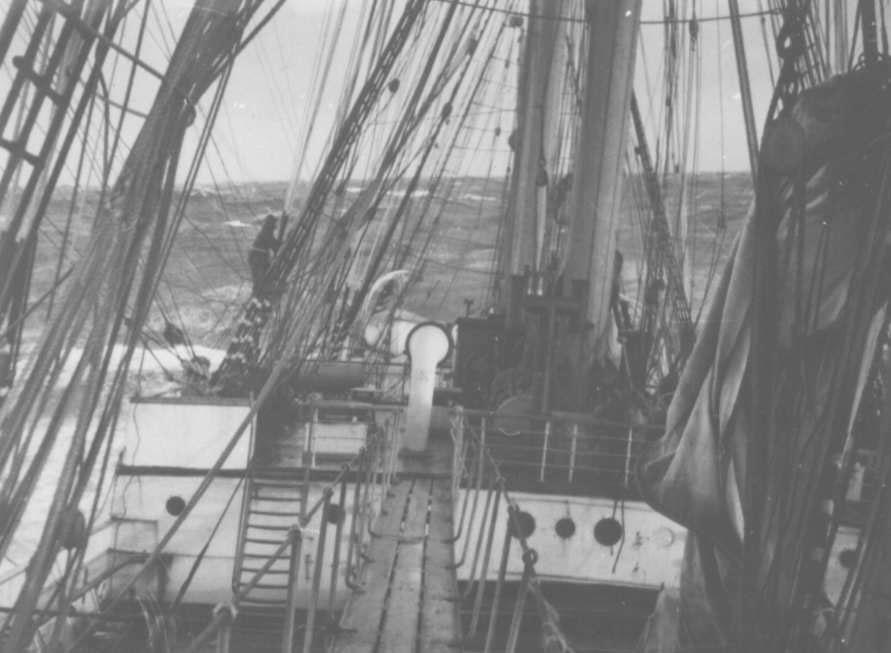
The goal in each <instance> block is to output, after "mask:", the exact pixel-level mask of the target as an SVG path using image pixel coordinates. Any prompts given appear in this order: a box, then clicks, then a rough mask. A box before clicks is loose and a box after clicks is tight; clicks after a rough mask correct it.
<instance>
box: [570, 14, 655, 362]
mask: <svg viewBox="0 0 891 653" xmlns="http://www.w3.org/2000/svg"><path fill="white" fill-rule="evenodd" d="M640 8H641V0H590V1H589V2H588V4H587V21H588V29H589V46H588V59H587V62H586V63H587V65H586V73H585V80H584V97H583V122H582V128H581V133H580V136H579V144H578V146H577V147H576V153H577V160H576V174H575V182H574V183H573V189H572V195H571V198H570V202H571V204H570V214H571V216H572V226H571V231H570V246H569V253H568V258H567V262H566V267H565V271H564V272H565V274H564V276H565V278H566V279H567V280H585V281H586V282H587V283H588V292H587V297H586V308H585V320H586V322H587V325H588V327H589V328H588V329H586V330H585V331H584V332H583V336H582V342H581V343H580V344H581V345H582V349H583V350H584V353H585V355H583V356H580V357H577V358H576V360H578V361H580V362H581V361H584V363H582V364H587V363H590V361H592V360H602V359H603V358H605V357H606V355H607V353H608V350H609V342H608V334H609V332H610V297H611V294H612V293H611V289H612V283H613V265H614V261H615V250H616V228H617V226H618V224H619V215H618V213H619V206H620V201H621V194H622V193H621V188H622V170H621V168H622V158H623V155H624V152H625V138H626V125H627V122H626V121H627V119H628V106H629V103H630V100H631V89H632V86H633V79H634V60H635V54H636V49H637V31H638V23H639V18H640Z"/></svg>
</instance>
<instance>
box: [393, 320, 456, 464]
mask: <svg viewBox="0 0 891 653" xmlns="http://www.w3.org/2000/svg"><path fill="white" fill-rule="evenodd" d="M451 348H452V343H451V340H450V339H449V334H448V332H447V331H446V330H445V329H444V328H443V327H442V326H440V325H439V324H436V323H435V322H426V323H424V324H419V325H418V326H416V327H415V328H414V329H413V330H412V332H411V333H410V334H409V336H408V342H407V344H406V349H407V350H408V355H409V358H410V359H411V375H410V377H409V390H408V410H407V411H406V415H405V439H404V441H403V444H404V446H405V448H406V449H408V450H410V451H424V450H426V449H427V440H428V438H429V435H430V419H431V415H432V413H433V391H434V389H435V388H436V366H437V365H439V364H440V363H441V362H442V361H443V360H445V358H446V356H448V355H449V351H450V350H451Z"/></svg>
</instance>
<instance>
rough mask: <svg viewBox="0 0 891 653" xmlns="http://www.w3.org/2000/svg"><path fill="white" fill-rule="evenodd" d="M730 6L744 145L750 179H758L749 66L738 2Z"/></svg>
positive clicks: (736, 0) (734, 1)
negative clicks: (747, 156) (750, 174)
mask: <svg viewBox="0 0 891 653" xmlns="http://www.w3.org/2000/svg"><path fill="white" fill-rule="evenodd" d="M728 2H729V4H730V29H731V31H732V32H733V49H734V52H735V53H736V72H737V74H738V75H739V92H740V95H741V96H742V109H743V120H744V121H745V126H746V143H747V144H748V146H749V166H750V167H751V169H752V179H753V180H754V181H757V179H758V130H757V129H756V128H755V110H754V108H753V107H752V87H751V85H750V84H749V65H748V63H747V62H746V46H745V42H744V41H743V33H742V23H741V22H740V17H739V1H738V0H728Z"/></svg>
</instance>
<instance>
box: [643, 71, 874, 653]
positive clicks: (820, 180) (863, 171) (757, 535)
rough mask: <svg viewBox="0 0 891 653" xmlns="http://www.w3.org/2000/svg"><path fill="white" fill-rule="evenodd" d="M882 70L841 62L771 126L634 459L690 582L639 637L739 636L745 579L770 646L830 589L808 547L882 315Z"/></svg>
mask: <svg viewBox="0 0 891 653" xmlns="http://www.w3.org/2000/svg"><path fill="white" fill-rule="evenodd" d="M879 81H880V80H878V79H877V78H876V77H875V76H874V75H873V74H872V73H870V72H865V71H858V72H855V73H851V74H848V75H844V76H839V77H835V78H833V79H831V80H830V81H829V82H827V83H825V84H823V85H820V86H817V87H814V88H812V89H809V90H807V91H805V92H803V93H802V94H801V95H800V96H799V97H798V99H797V100H796V101H795V102H794V104H792V105H791V106H790V107H789V109H788V110H787V111H785V112H784V114H783V115H781V116H780V118H778V119H777V120H776V121H775V122H774V123H773V124H772V125H771V128H770V129H768V130H767V135H766V136H765V139H764V143H763V144H762V151H761V162H760V163H761V168H762V171H761V173H760V176H759V183H758V187H757V194H756V201H755V206H754V208H753V210H752V212H751V213H750V215H749V216H748V219H747V221H746V224H745V227H744V228H743V230H742V232H741V234H740V236H739V238H738V240H737V242H736V244H735V248H734V251H733V255H732V257H731V259H730V260H729V262H728V265H727V267H726V269H725V270H724V272H723V275H722V278H721V281H720V284H719V286H718V288H717V289H716V291H715V292H714V295H713V297H712V300H711V305H710V309H709V311H708V313H707V315H706V316H705V318H704V320H703V322H702V324H701V329H700V333H699V334H698V341H697V343H696V345H695V348H694V350H693V352H692V354H691V356H690V358H689V361H688V363H687V365H686V367H685V369H684V371H683V374H682V377H681V379H680V383H679V386H678V389H677V392H676V394H675V396H674V400H673V401H672V404H671V407H670V409H669V413H668V420H667V424H666V432H665V435H664V436H663V437H662V438H661V439H660V440H659V441H657V442H655V443H653V444H652V445H651V446H650V448H649V450H648V451H647V452H646V453H645V454H644V455H643V456H642V458H641V461H640V464H639V469H638V478H639V482H640V485H641V489H642V492H643V494H644V496H645V497H646V499H647V500H648V501H649V502H650V503H651V504H652V505H653V506H654V507H656V508H657V509H658V510H660V511H661V512H663V513H664V514H666V515H668V516H669V517H671V518H672V519H675V520H676V521H678V522H680V523H681V524H683V525H685V526H687V527H688V528H689V529H690V534H689V537H688V541H687V550H686V554H685V560H684V567H683V571H682V578H681V587H680V594H679V596H663V597H662V598H661V600H660V601H659V604H658V606H657V613H656V614H655V615H654V617H653V618H652V620H651V623H650V629H649V633H648V636H647V638H646V639H647V641H646V642H644V643H643V645H642V646H643V648H642V650H645V651H679V650H692V649H693V648H695V650H701V651H705V650H709V651H711V650H715V651H717V650H727V647H728V646H730V645H731V644H732V643H733V642H737V643H738V638H737V637H736V635H737V634H738V633H739V631H738V630H737V629H738V628H739V627H740V617H739V612H738V609H737V608H738V606H737V605H735V603H736V602H737V600H738V599H739V597H740V596H741V595H744V594H745V592H744V591H741V590H747V591H749V592H750V594H749V598H748V601H749V604H748V608H747V610H749V612H748V614H749V616H752V615H753V613H752V612H751V610H752V604H753V603H759V604H760V612H757V611H756V613H755V619H754V621H752V620H750V621H749V622H748V623H750V624H751V623H758V624H759V628H758V629H761V631H762V632H760V633H750V634H749V636H750V637H758V638H761V639H760V641H761V642H762V643H763V642H769V643H771V645H772V646H774V647H775V648H772V649H770V650H785V647H784V646H783V645H782V644H781V645H779V646H777V644H778V643H780V642H789V641H791V638H792V637H793V633H798V634H799V635H800V637H804V638H807V637H810V636H811V634H812V631H813V623H811V622H809V621H808V620H809V617H807V616H804V617H803V616H802V612H801V611H800V610H798V609H797V608H800V607H802V604H807V605H809V606H810V607H811V608H813V605H814V602H815V601H816V600H818V598H819V597H817V596H816V595H818V594H820V592H821V589H820V586H819V585H820V582H821V581H820V580H818V581H816V582H814V581H813V578H814V575H815V573H814V572H815V570H814V568H813V566H812V565H813V560H814V558H815V552H816V553H819V551H820V545H822V544H824V542H823V541H820V538H821V536H825V534H824V533H823V532H821V528H820V520H819V518H817V519H815V515H819V514H820V512H821V509H822V508H821V506H822V505H824V504H825V503H826V502H827V501H828V500H829V499H831V498H832V497H831V496H830V495H827V494H825V493H821V490H820V488H825V487H826V485H827V483H826V478H827V470H830V469H834V465H833V464H832V459H833V457H834V456H837V455H838V454H839V453H840V452H841V451H842V449H843V447H844V446H847V444H848V443H849V442H850V429H851V424H852V422H853V419H852V417H853V415H854V414H855V413H856V409H857V406H856V403H857V401H858V397H859V395H860V394H861V393H860V392H857V391H856V388H858V387H859V388H862V387H863V385H864V384H865V382H866V380H867V375H868V373H869V370H870V368H871V363H872V360H873V358H874V352H875V346H876V342H877V339H878V336H879V333H880V332H881V325H882V323H883V320H884V315H883V312H884V311H883V309H882V308H881V304H882V302H881V301H879V298H880V297H881V299H882V300H884V299H885V289H884V288H881V289H880V288H879V287H878V284H877V283H876V280H877V279H879V278H880V277H879V271H880V268H881V264H882V257H883V256H884V244H883V241H884V239H883V236H884V233H885V231H886V230H887V225H886V224H885V219H884V216H883V215H882V211H881V208H882V206H883V205H882V202H883V201H884V198H883V193H884V192H885V191H884V190H883V189H884V186H881V189H882V190H881V193H880V192H879V190H880V184H879V179H880V177H879V175H880V174H885V173H884V168H883V166H882V165H881V164H882V163H883V161H881V159H882V158H883V157H884V156H885V155H884V152H883V151H882V150H881V149H880V148H881V145H879V146H877V145H876V144H877V143H879V144H880V143H881V139H880V136H881V135H883V133H884V131H885V130H886V128H887V127H886V124H885V121H886V118H885V116H886V115H887V111H886V108H887V100H888V98H887V95H886V93H887V92H886V91H884V90H882V84H881V83H879ZM877 196H878V199H877ZM877 202H878V207H879V209H878V210H877V209H876V206H877ZM765 289H767V290H765ZM771 295H772V296H771ZM765 298H766V300H765ZM765 333H766V334H767V337H765ZM753 452H755V453H762V454H763V455H761V456H755V455H754V454H753ZM747 462H748V463H750V464H749V465H748V466H747ZM828 485H830V486H831V485H833V480H832V478H831V476H830V481H829V483H828ZM815 524H816V526H815ZM823 526H824V529H823V530H824V531H825V522H823ZM824 539H825V537H824ZM816 557H819V556H816ZM821 578H822V576H821ZM809 583H810V585H809ZM753 596H754V597H755V598H753ZM758 629H749V630H758ZM796 629H797V630H796ZM802 633H803V634H802ZM797 641H799V642H800V641H801V639H800V638H799V639H798V640H797ZM739 650H753V649H750V648H746V646H742V648H741V649H739ZM796 650H805V649H796ZM807 650H820V649H818V648H814V647H810V648H807Z"/></svg>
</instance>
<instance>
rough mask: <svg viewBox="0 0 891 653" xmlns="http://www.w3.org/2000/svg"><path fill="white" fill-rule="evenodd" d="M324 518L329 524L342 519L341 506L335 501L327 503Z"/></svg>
mask: <svg viewBox="0 0 891 653" xmlns="http://www.w3.org/2000/svg"><path fill="white" fill-rule="evenodd" d="M325 519H327V520H328V523H329V524H339V523H340V522H341V521H342V520H343V508H341V507H340V506H339V505H338V504H336V503H332V504H329V505H328V508H327V509H326V510H325Z"/></svg>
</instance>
